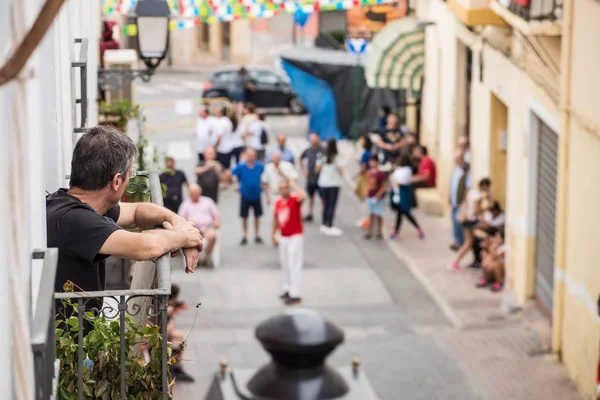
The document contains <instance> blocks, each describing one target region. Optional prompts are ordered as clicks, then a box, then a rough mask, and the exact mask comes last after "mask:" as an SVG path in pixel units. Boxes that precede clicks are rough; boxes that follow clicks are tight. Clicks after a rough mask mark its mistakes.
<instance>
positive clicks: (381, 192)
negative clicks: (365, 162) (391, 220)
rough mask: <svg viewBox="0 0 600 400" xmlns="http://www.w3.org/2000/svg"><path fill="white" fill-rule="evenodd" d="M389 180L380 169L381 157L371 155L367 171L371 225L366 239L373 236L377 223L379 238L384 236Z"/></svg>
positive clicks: (377, 236) (377, 235)
mask: <svg viewBox="0 0 600 400" xmlns="http://www.w3.org/2000/svg"><path fill="white" fill-rule="evenodd" d="M386 191H387V182H386V176H385V172H383V171H381V170H380V169H379V157H377V156H376V155H373V156H371V159H370V160H369V170H368V171H367V206H368V207H369V219H370V223H369V227H368V228H367V233H366V235H365V239H371V237H373V227H374V226H375V223H377V233H376V234H375V237H376V238H377V239H381V238H383V210H384V208H385V193H386Z"/></svg>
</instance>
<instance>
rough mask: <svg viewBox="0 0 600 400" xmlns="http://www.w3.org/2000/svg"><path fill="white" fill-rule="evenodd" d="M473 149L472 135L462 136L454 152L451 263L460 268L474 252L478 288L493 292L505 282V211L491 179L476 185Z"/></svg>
mask: <svg viewBox="0 0 600 400" xmlns="http://www.w3.org/2000/svg"><path fill="white" fill-rule="evenodd" d="M470 160H471V149H470V146H469V139H468V137H466V136H462V137H461V138H460V139H459V142H458V146H457V148H456V152H455V155H454V161H455V167H454V170H453V171H452V175H451V177H450V191H449V193H450V199H449V200H450V206H451V207H452V232H453V237H454V243H452V244H451V245H450V249H452V250H453V251H455V252H456V257H455V259H454V260H453V261H452V262H451V263H450V264H449V265H448V268H449V269H450V270H452V271H456V272H460V271H462V270H463V269H462V267H461V266H460V262H461V261H462V260H463V258H464V257H465V256H466V255H467V254H468V253H469V252H472V253H473V260H474V261H473V263H471V264H470V265H469V268H474V269H480V270H481V279H480V280H479V281H478V282H477V284H476V286H477V287H478V288H487V287H489V288H490V289H491V290H492V291H494V292H499V291H500V290H502V287H503V285H504V253H505V245H504V223H505V221H504V212H503V211H502V207H501V205H500V203H499V202H498V200H497V199H494V198H493V196H492V193H491V187H492V181H491V180H490V179H488V178H483V179H481V180H480V181H479V182H477V185H473V184H472V181H471V173H470V168H469V167H470Z"/></svg>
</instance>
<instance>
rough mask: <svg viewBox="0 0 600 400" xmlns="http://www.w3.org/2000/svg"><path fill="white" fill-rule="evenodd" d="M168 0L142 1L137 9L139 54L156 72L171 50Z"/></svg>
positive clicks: (136, 22)
mask: <svg viewBox="0 0 600 400" xmlns="http://www.w3.org/2000/svg"><path fill="white" fill-rule="evenodd" d="M170 15H171V10H170V9H169V5H168V4H167V2H166V0H142V1H138V3H137V5H136V7H135V15H134V16H133V17H134V18H135V24H136V25H137V43H138V54H139V56H140V58H141V59H142V60H143V61H144V64H146V66H147V67H148V69H150V70H155V69H156V67H158V65H159V64H160V62H161V61H162V60H163V59H164V58H165V56H166V55H167V51H168V50H169V17H170Z"/></svg>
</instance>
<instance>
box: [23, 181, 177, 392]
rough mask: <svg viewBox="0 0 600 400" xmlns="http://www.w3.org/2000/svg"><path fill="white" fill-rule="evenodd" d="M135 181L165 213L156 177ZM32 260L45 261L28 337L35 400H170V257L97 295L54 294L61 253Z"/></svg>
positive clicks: (50, 251)
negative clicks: (128, 283) (127, 286)
mask: <svg viewBox="0 0 600 400" xmlns="http://www.w3.org/2000/svg"><path fill="white" fill-rule="evenodd" d="M137 175H138V176H144V177H146V178H147V179H149V187H150V197H151V201H152V202H153V203H156V204H159V205H162V190H161V186H160V181H159V179H158V173H156V172H138V173H137ZM33 259H43V260H44V267H43V276H42V279H41V282H42V283H41V287H40V291H39V296H38V301H37V308H36V309H35V315H34V326H33V329H32V330H33V332H32V337H33V340H32V348H33V353H34V360H35V381H36V400H48V399H55V398H57V396H58V398H68V399H77V400H83V399H89V398H102V399H104V398H110V399H117V398H119V399H125V398H130V397H131V398H140V399H141V398H144V399H146V398H152V399H156V400H159V399H162V400H167V399H169V398H171V397H170V396H171V391H172V385H173V383H174V381H173V380H172V378H171V376H170V373H169V365H173V364H174V363H175V362H176V361H177V359H176V358H175V353H176V352H177V349H173V348H172V345H171V343H169V342H168V341H167V313H168V297H169V294H170V293H171V265H170V260H169V255H165V256H163V257H161V258H159V259H158V260H157V262H156V268H153V267H148V266H145V267H142V266H140V268H139V270H140V271H141V272H140V274H139V276H138V275H136V276H138V277H139V278H140V279H138V280H137V281H136V283H134V284H132V287H131V288H130V289H127V290H104V291H98V292H75V291H67V292H61V293H54V281H55V274H56V264H57V259H58V251H57V250H56V249H48V250H45V251H36V252H34V254H33ZM134 280H135V279H134ZM140 282H146V284H144V283H141V284H138V283H140ZM152 282H154V285H152ZM53 299H55V300H56V302H55V301H53ZM57 315H62V317H61V318H60V319H61V321H57V318H56V316H57ZM57 322H58V323H57Z"/></svg>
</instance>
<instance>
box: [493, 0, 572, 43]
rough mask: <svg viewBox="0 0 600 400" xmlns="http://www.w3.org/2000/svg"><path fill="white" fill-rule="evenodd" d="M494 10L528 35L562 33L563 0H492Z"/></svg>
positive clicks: (555, 34)
mask: <svg viewBox="0 0 600 400" xmlns="http://www.w3.org/2000/svg"><path fill="white" fill-rule="evenodd" d="M490 2H491V3H490V6H491V8H492V10H493V11H494V12H495V13H496V14H497V15H499V16H500V17H502V19H504V20H505V21H506V22H507V23H508V24H509V25H511V26H512V27H514V28H516V29H518V30H520V31H521V32H522V33H523V34H525V35H527V36H560V35H561V34H562V24H561V20H562V0H490Z"/></svg>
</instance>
